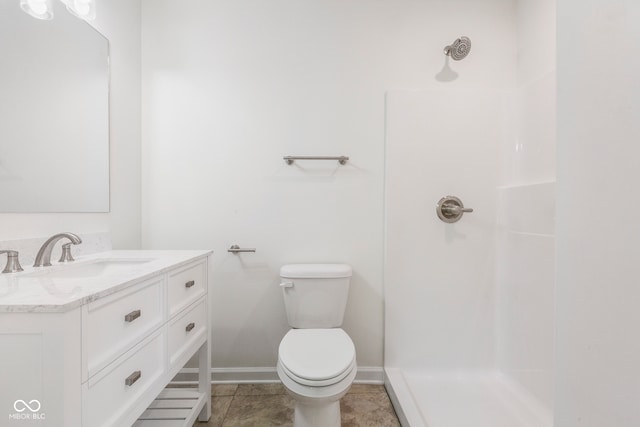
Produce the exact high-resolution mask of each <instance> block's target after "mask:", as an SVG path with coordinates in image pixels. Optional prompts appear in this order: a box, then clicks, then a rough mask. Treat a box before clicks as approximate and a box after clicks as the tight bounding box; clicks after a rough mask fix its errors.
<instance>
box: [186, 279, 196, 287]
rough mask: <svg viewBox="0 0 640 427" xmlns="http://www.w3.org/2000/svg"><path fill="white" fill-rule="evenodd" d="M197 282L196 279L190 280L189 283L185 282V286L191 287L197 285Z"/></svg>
mask: <svg viewBox="0 0 640 427" xmlns="http://www.w3.org/2000/svg"><path fill="white" fill-rule="evenodd" d="M195 284H196V281H195V280H189V281H188V282H187V283H185V284H184V287H185V288H190V287H192V286H193V285H195Z"/></svg>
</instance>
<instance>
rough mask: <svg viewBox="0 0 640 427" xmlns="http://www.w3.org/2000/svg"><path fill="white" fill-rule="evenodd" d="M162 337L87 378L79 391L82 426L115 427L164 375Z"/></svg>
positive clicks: (135, 348) (142, 345)
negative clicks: (81, 402) (81, 404)
mask: <svg viewBox="0 0 640 427" xmlns="http://www.w3.org/2000/svg"><path fill="white" fill-rule="evenodd" d="M164 366H165V362H164V335H163V334H162V331H161V330H160V331H158V332H156V333H155V334H153V335H151V336H150V337H149V338H147V339H146V340H144V342H143V343H142V344H140V345H139V346H136V347H134V348H133V349H132V350H131V351H129V352H127V353H125V354H124V355H123V356H122V357H120V358H119V359H117V360H116V361H115V362H114V363H113V364H111V365H109V366H108V367H107V369H104V370H102V371H101V372H100V373H98V374H97V375H95V376H94V377H92V378H90V379H89V381H88V382H87V383H85V385H84V389H83V404H84V408H85V409H84V410H83V425H87V426H96V427H97V426H116V425H120V423H119V421H120V418H122V417H123V415H125V414H126V413H127V411H128V410H130V409H131V407H132V406H133V405H135V404H136V403H137V401H138V400H139V399H141V398H146V397H147V394H148V392H149V388H151V387H152V386H153V385H154V382H156V381H158V379H159V378H160V377H161V376H162V375H163V372H164Z"/></svg>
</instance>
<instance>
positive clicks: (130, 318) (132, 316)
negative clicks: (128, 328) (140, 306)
mask: <svg viewBox="0 0 640 427" xmlns="http://www.w3.org/2000/svg"><path fill="white" fill-rule="evenodd" d="M141 315H142V312H141V311H140V310H134V311H132V312H131V313H129V314H127V315H126V316H124V321H125V322H133V321H134V320H136V319H137V318H138V317H140V316H141Z"/></svg>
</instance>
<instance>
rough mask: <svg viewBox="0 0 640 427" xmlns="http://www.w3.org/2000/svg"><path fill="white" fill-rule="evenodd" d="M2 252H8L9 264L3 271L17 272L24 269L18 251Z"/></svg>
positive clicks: (6, 252) (0, 252)
mask: <svg viewBox="0 0 640 427" xmlns="http://www.w3.org/2000/svg"><path fill="white" fill-rule="evenodd" d="M0 254H7V265H5V267H4V270H2V273H17V272H19V271H23V270H22V266H21V265H20V260H19V259H18V255H19V254H18V251H11V250H8V251H0Z"/></svg>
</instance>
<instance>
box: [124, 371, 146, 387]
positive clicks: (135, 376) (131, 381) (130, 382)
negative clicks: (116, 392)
mask: <svg viewBox="0 0 640 427" xmlns="http://www.w3.org/2000/svg"><path fill="white" fill-rule="evenodd" d="M141 376H142V372H141V371H135V372H134V373H132V374H131V375H129V376H128V377H127V378H125V380H124V383H125V385H129V386H131V385H133V384H134V383H135V382H136V381H138V380H139V379H140V377H141Z"/></svg>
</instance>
